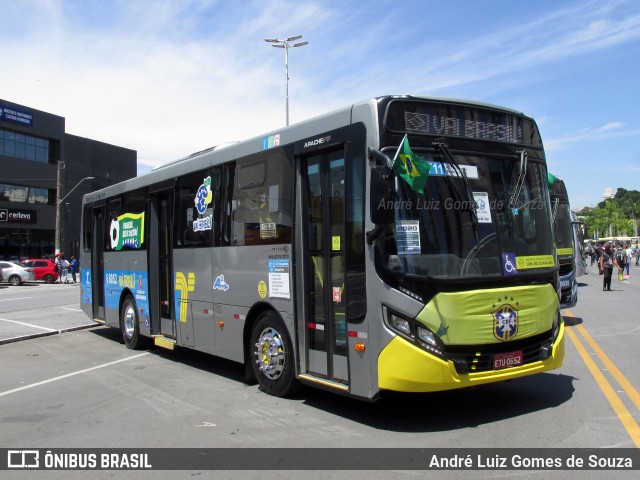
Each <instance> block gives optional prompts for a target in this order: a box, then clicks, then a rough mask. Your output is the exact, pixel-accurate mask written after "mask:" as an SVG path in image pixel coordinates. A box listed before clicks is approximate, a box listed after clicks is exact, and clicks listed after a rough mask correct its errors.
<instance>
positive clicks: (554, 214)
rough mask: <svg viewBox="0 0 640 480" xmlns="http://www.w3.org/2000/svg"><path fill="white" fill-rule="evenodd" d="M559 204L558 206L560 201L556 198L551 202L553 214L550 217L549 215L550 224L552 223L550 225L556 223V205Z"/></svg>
mask: <svg viewBox="0 0 640 480" xmlns="http://www.w3.org/2000/svg"><path fill="white" fill-rule="evenodd" d="M559 204H560V199H559V198H556V199H555V200H554V201H553V207H552V210H553V213H552V215H551V222H552V223H555V221H556V213H558V205H559Z"/></svg>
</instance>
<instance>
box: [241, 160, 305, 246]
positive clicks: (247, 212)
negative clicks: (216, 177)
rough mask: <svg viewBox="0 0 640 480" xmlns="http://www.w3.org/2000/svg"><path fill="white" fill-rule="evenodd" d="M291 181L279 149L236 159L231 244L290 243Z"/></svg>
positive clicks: (290, 170)
mask: <svg viewBox="0 0 640 480" xmlns="http://www.w3.org/2000/svg"><path fill="white" fill-rule="evenodd" d="M267 164H268V167H267ZM292 182H293V170H292V168H291V163H290V162H289V160H288V159H287V157H286V156H285V154H284V151H283V150H281V149H276V150H274V151H272V152H269V153H267V154H260V155H259V156H253V157H249V158H246V159H241V160H238V162H237V167H236V180H235V184H234V189H233V200H232V202H231V208H232V212H231V221H232V238H233V241H232V243H233V244H234V245H268V244H274V243H290V242H291V224H292V219H291V211H292V208H291V202H292Z"/></svg>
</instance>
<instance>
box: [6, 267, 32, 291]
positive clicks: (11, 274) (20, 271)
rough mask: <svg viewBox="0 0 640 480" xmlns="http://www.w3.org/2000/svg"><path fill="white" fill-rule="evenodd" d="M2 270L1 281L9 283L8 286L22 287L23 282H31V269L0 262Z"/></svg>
mask: <svg viewBox="0 0 640 480" xmlns="http://www.w3.org/2000/svg"><path fill="white" fill-rule="evenodd" d="M0 268H1V269H2V276H3V277H4V278H3V279H2V281H4V282H9V284H10V285H14V286H16V285H22V284H23V283H24V282H32V281H33V279H34V277H33V268H24V267H21V266H20V265H18V264H17V263H13V262H0Z"/></svg>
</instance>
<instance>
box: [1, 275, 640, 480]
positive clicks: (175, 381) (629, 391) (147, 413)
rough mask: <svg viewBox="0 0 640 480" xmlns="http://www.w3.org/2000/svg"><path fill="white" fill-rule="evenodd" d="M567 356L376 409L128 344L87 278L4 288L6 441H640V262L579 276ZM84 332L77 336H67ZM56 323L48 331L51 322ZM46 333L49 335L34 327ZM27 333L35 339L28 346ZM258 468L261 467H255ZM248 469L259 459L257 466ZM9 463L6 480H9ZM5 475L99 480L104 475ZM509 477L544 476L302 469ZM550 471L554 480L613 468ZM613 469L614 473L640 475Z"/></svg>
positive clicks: (403, 444)
mask: <svg viewBox="0 0 640 480" xmlns="http://www.w3.org/2000/svg"><path fill="white" fill-rule="evenodd" d="M580 280H581V287H580V292H579V302H578V305H577V306H576V307H575V308H573V309H571V310H565V311H564V314H565V320H566V323H567V338H566V352H567V353H566V358H565V364H564V366H563V367H562V368H561V369H560V370H558V371H554V372H550V373H546V374H541V375H537V376H532V377H527V378H522V379H518V380H514V381H511V382H504V383H498V384H492V385H486V386H482V387H477V388H473V389H467V390H459V391H452V392H442V393H435V394H419V395H418V394H411V395H407V394H388V395H386V396H384V397H383V398H382V399H381V400H380V401H378V402H377V403H374V404H368V403H363V402H360V401H356V400H352V399H348V398H344V397H340V396H337V395H335V394H331V393H326V392H322V391H319V390H315V389H311V388H305V389H304V390H303V391H302V392H301V393H300V394H299V395H297V396H295V397H293V398H289V399H280V398H275V397H271V396H269V395H266V394H264V393H263V392H261V391H260V390H259V389H258V387H257V386H255V385H253V386H248V385H245V384H244V383H243V381H242V368H241V366H239V365H237V364H234V363H231V362H227V361H224V360H221V359H217V358H215V357H211V356H208V355H204V354H200V353H197V352H192V351H189V350H184V349H178V350H176V351H173V352H170V351H166V350H163V349H152V350H150V351H131V350H128V349H126V348H125V347H124V345H122V344H121V342H120V340H119V332H117V331H116V330H114V329H110V328H108V327H102V326H98V327H95V326H94V327H93V328H86V326H87V325H92V324H91V323H90V322H88V319H87V318H86V317H85V315H84V314H83V313H82V312H81V311H80V310H79V308H78V296H79V292H78V287H77V286H76V285H42V284H34V285H32V286H24V287H7V288H0V343H2V342H4V344H2V345H0V448H56V449H57V448H67V447H68V448H81V447H82V448H86V447H92V448H94V447H95V448H120V447H124V448H164V447H174V448H188V447H197V448H287V447H302V448H308V449H324V448H338V449H342V448H369V447H373V448H386V449H389V448H401V449H402V448H408V447H418V448H447V447H448V448H455V449H459V448H494V447H496V448H527V447H528V448H549V447H550V448H558V449H580V448H598V449H600V448H602V449H607V448H616V447H623V448H638V447H640V430H639V428H638V424H639V423H640V396H639V395H638V390H639V389H640V369H639V368H638V367H637V365H638V364H639V362H640V349H638V347H637V346H638V344H640V315H639V314H638V307H639V306H640V267H635V266H633V267H632V275H631V278H630V279H628V280H625V281H623V282H618V281H617V280H614V282H613V291H612V292H603V291H602V290H601V281H602V277H601V276H598V275H597V273H596V272H595V270H590V273H589V274H588V275H587V276H584V277H581V278H580ZM67 328H69V329H76V328H79V330H71V331H68V330H66V329H67ZM44 329H49V330H51V331H53V333H52V332H50V331H47V330H44ZM36 334H46V335H47V336H39V337H35V338H34V337H33V336H32V337H30V338H29V337H28V336H29V335H36ZM17 336H18V337H20V336H22V337H23V338H25V339H24V340H20V341H16V337H17ZM248 465H250V462H249V464H248ZM247 468H249V467H247ZM5 473H6V475H5ZM21 473H22V472H13V471H9V472H3V477H4V478H32V477H33V476H37V477H38V478H46V479H50V478H51V479H52V478H65V479H67V478H92V477H93V478H103V477H104V476H105V475H106V474H107V473H108V472H87V471H84V472H64V471H46V472H44V471H39V472H30V475H29V476H28V477H27V476H25V475H24V474H21ZM434 473H437V475H435V476H437V478H495V477H500V478H511V477H513V476H515V475H517V476H518V477H522V476H532V477H533V476H534V475H535V478H538V477H539V475H540V474H541V472H539V471H522V472H514V471H503V472H501V471H492V472H490V471H440V472H420V471H414V470H402V469H399V470H397V471H393V472H389V471H368V472H362V471H357V472H349V473H345V472H338V471H324V472H323V471H311V472H304V476H305V478H322V479H325V478H339V477H342V476H344V475H349V477H351V478H399V477H406V478H413V477H415V476H421V477H427V476H429V475H432V474H434ZM603 474H604V472H602V471H579V472H567V471H553V472H548V473H545V477H547V478H580V479H590V478H594V479H595V478H598V479H600V478H602V477H603ZM198 475H204V476H206V477H207V478H300V476H301V472H299V471H283V472H277V471H262V472H256V471H249V472H247V471H226V472H220V471H209V472H186V471H183V472H172V471H154V472H151V473H150V472H146V473H145V472H113V473H112V474H111V475H110V476H115V477H116V478H134V477H135V478H172V479H173V478H178V477H180V478H181V477H185V478H186V477H187V476H190V477H192V476H198ZM636 475H637V473H636V474H633V472H621V471H617V472H615V474H614V475H609V476H611V477H612V478H635V476H636Z"/></svg>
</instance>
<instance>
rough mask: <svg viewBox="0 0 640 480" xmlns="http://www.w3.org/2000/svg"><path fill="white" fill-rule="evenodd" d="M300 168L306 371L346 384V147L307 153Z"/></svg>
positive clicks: (347, 371) (347, 374)
mask: <svg viewBox="0 0 640 480" xmlns="http://www.w3.org/2000/svg"><path fill="white" fill-rule="evenodd" d="M302 168H303V177H304V178H303V197H304V198H303V202H304V207H303V208H304V210H303V218H304V230H305V240H304V267H305V272H306V273H305V284H306V286H307V287H306V291H305V295H306V301H305V304H306V306H307V307H306V312H305V315H306V338H307V342H306V345H305V353H306V354H307V366H308V372H309V373H311V374H313V375H317V376H319V377H323V378H326V379H328V380H331V381H334V382H338V383H343V384H348V382H349V369H348V364H347V325H346V305H347V295H348V292H347V291H346V289H345V254H344V246H345V159H344V148H342V147H341V148H340V149H337V150H333V151H330V152H323V153H320V154H317V155H314V156H311V157H308V158H306V159H305V160H304V161H303V164H302Z"/></svg>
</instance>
